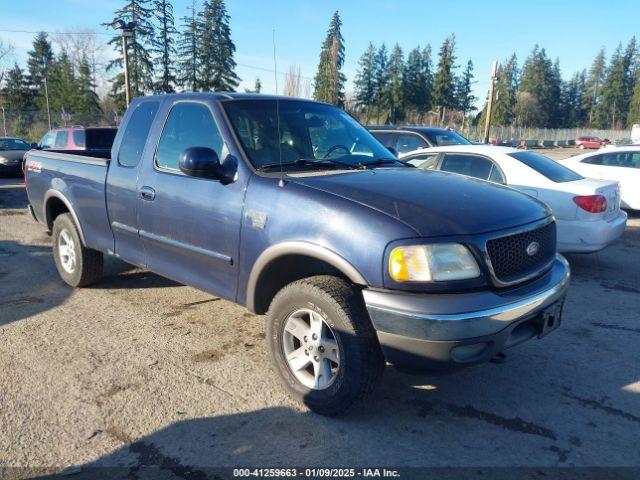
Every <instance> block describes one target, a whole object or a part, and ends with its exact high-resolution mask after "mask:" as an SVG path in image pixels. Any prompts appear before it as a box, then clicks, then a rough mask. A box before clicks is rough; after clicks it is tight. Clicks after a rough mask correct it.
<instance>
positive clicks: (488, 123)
mask: <svg viewBox="0 0 640 480" xmlns="http://www.w3.org/2000/svg"><path fill="white" fill-rule="evenodd" d="M497 73H498V62H497V61H496V60H494V61H493V66H492V67H491V82H490V83H489V101H488V102H487V116H486V119H485V123H484V142H483V143H489V133H490V131H491V116H492V115H493V96H494V90H495V86H496V75H497Z"/></svg>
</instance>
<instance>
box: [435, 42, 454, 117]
mask: <svg viewBox="0 0 640 480" xmlns="http://www.w3.org/2000/svg"><path fill="white" fill-rule="evenodd" d="M455 47H456V37H455V35H453V34H452V35H451V36H449V37H447V38H446V39H445V40H444V42H443V43H442V47H440V52H439V53H438V57H439V59H438V69H437V71H436V74H435V77H434V80H433V103H434V104H435V105H437V107H438V118H439V119H440V121H442V120H443V119H444V118H443V117H444V110H445V109H446V108H455V107H456V98H455V93H456V92H455V90H456V89H455V75H454V68H455V60H456V57H455V55H454V53H455Z"/></svg>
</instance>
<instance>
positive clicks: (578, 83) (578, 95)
mask: <svg viewBox="0 0 640 480" xmlns="http://www.w3.org/2000/svg"><path fill="white" fill-rule="evenodd" d="M586 77H587V72H586V71H585V70H582V71H581V72H576V73H575V74H574V76H573V77H572V78H571V80H569V81H568V82H564V83H563V85H562V99H561V103H560V112H561V115H560V122H559V126H561V127H564V128H574V127H579V126H581V125H584V124H585V123H586V121H587V116H588V112H587V111H586V110H585V108H584V98H583V97H584V93H585V84H586Z"/></svg>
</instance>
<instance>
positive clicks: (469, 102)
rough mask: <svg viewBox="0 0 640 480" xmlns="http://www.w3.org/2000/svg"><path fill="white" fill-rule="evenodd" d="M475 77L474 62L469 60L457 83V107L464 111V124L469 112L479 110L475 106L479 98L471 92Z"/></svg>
mask: <svg viewBox="0 0 640 480" xmlns="http://www.w3.org/2000/svg"><path fill="white" fill-rule="evenodd" d="M473 78H474V77H473V62H472V61H471V60H469V61H468V62H467V66H466V68H465V69H464V71H463V72H462V75H461V76H460V78H459V79H458V81H457V85H456V104H457V108H458V109H459V110H460V111H461V112H462V122H463V124H464V119H465V117H466V115H467V113H469V112H472V111H473V110H477V108H476V107H475V106H474V103H475V101H476V100H477V98H476V97H475V95H473V93H471V92H472V87H471V84H472V83H473Z"/></svg>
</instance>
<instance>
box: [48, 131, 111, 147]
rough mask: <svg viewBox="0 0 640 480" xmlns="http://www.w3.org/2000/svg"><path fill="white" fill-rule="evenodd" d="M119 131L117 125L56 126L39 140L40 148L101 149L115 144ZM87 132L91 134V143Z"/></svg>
mask: <svg viewBox="0 0 640 480" xmlns="http://www.w3.org/2000/svg"><path fill="white" fill-rule="evenodd" d="M117 131H118V129H117V128H115V127H91V128H85V127H81V126H73V127H63V128H54V129H53V130H50V131H49V132H47V133H46V134H45V135H44V136H43V137H42V138H41V139H40V142H38V145H37V148H38V149H40V150H50V149H53V148H55V149H56V150H87V149H101V148H104V147H105V146H109V145H111V144H113V139H114V138H115V136H116V132H117ZM87 134H90V138H89V143H88V142H87Z"/></svg>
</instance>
